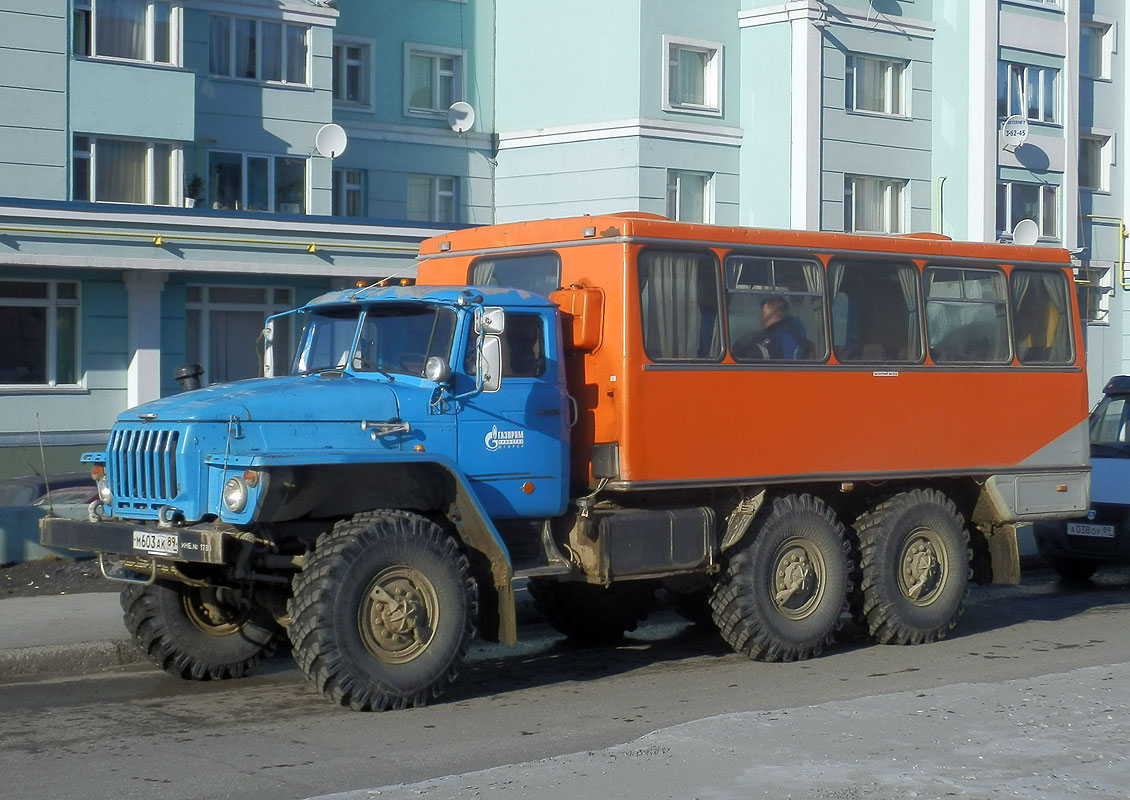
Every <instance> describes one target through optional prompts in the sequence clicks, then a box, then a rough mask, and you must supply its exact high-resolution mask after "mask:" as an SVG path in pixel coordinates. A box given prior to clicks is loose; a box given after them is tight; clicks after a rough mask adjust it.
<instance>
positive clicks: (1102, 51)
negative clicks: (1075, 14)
mask: <svg viewBox="0 0 1130 800" xmlns="http://www.w3.org/2000/svg"><path fill="white" fill-rule="evenodd" d="M1113 51H1114V26H1112V25H1109V24H1104V23H1101V22H1095V21H1086V22H1083V23H1082V24H1081V25H1080V26H1079V74H1080V75H1082V76H1083V77H1084V78H1101V79H1108V78H1110V62H1111V55H1112V54H1113Z"/></svg>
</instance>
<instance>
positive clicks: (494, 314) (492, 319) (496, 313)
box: [475, 306, 506, 336]
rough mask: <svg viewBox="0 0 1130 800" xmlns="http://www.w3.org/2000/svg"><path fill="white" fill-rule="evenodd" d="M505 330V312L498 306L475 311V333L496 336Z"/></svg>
mask: <svg viewBox="0 0 1130 800" xmlns="http://www.w3.org/2000/svg"><path fill="white" fill-rule="evenodd" d="M505 329H506V311H505V310H504V309H501V308H499V307H498V306H487V307H485V308H483V309H482V311H479V310H477V309H476V310H475V333H485V334H486V335H488V336H498V335H499V334H500V333H502V332H503V330H505Z"/></svg>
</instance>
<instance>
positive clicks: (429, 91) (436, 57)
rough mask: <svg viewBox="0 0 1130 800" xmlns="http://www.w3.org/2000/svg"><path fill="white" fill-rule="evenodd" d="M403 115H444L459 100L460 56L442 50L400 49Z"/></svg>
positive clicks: (461, 61) (435, 48)
mask: <svg viewBox="0 0 1130 800" xmlns="http://www.w3.org/2000/svg"><path fill="white" fill-rule="evenodd" d="M404 75H405V79H404V113H405V114H406V115H409V114H428V115H433V116H436V115H439V114H446V113H447V109H448V108H450V107H451V104H452V103H454V102H455V101H456V100H461V99H462V98H463V54H462V52H461V51H459V50H452V49H450V48H445V47H429V46H425V45H417V44H407V45H405V49H404Z"/></svg>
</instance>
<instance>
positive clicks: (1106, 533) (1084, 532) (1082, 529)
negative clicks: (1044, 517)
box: [1067, 522, 1114, 539]
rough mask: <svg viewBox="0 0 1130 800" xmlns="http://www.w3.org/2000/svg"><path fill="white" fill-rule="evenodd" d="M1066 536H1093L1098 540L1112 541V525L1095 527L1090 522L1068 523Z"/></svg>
mask: <svg viewBox="0 0 1130 800" xmlns="http://www.w3.org/2000/svg"><path fill="white" fill-rule="evenodd" d="M1067 534H1068V536H1093V537H1098V538H1099V539H1113V538H1114V526H1113V525H1095V524H1094V523H1091V522H1069V523H1067Z"/></svg>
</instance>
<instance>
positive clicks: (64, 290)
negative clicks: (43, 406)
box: [0, 280, 79, 386]
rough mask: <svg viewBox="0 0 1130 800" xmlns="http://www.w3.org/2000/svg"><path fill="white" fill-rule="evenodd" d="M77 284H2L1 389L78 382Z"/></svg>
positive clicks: (63, 282)
mask: <svg viewBox="0 0 1130 800" xmlns="http://www.w3.org/2000/svg"><path fill="white" fill-rule="evenodd" d="M78 309H79V295H78V284H77V283H75V282H72V281H11V280H0V386H74V385H77V384H78V382H79V364H78V353H79V346H78V341H79V340H78V335H79V330H78Z"/></svg>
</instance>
